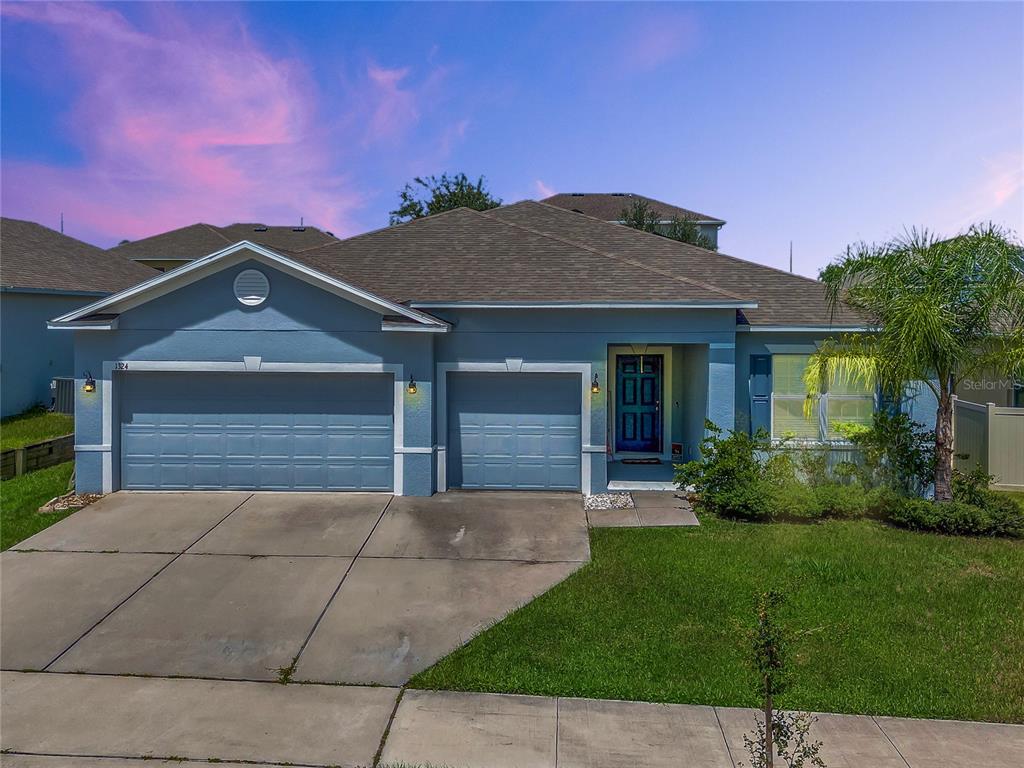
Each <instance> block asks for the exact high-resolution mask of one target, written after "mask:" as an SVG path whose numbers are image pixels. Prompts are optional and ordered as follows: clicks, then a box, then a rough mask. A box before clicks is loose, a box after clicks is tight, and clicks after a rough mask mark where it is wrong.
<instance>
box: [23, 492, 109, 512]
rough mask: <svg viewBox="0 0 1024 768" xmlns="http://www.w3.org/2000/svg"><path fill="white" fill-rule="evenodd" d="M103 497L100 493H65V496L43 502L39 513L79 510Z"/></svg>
mask: <svg viewBox="0 0 1024 768" xmlns="http://www.w3.org/2000/svg"><path fill="white" fill-rule="evenodd" d="M101 498H102V494H98V493H65V494H64V495H63V496H58V497H57V498H55V499H50V500H49V501H48V502H46V503H45V504H43V506H41V507H40V508H39V513H40V514H42V515H46V514H51V513H53V512H67V511H68V510H69V509H73V510H79V509H81V508H82V507H86V506H88V505H90V504H92V503H93V502H94V501H98V500H99V499H101Z"/></svg>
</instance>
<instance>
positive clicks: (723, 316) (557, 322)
mask: <svg viewBox="0 0 1024 768" xmlns="http://www.w3.org/2000/svg"><path fill="white" fill-rule="evenodd" d="M435 314H437V315H439V316H442V317H444V318H445V319H446V320H449V321H450V322H453V323H454V324H455V328H454V330H453V331H452V332H451V333H448V334H445V335H443V336H439V337H437V341H436V347H435V353H436V357H437V362H439V363H458V362H502V361H504V360H505V359H506V358H522V359H523V360H524V362H537V363H544V362H572V363H588V364H589V365H590V366H591V370H592V371H593V372H594V373H596V374H597V376H598V380H599V382H600V383H601V393H600V394H598V395H595V396H593V397H592V400H591V438H590V442H591V444H593V445H605V444H606V442H607V441H608V440H609V439H610V438H609V436H608V418H607V415H608V402H607V398H606V395H607V393H608V376H609V371H608V348H609V346H616V345H631V344H632V345H644V344H648V345H652V346H653V345H676V344H685V345H703V346H702V351H695V352H694V354H693V355H692V356H691V355H685V354H684V355H682V356H681V357H682V358H683V359H685V360H687V361H688V365H687V366H684V367H683V369H682V370H683V371H684V372H685V373H686V374H687V375H688V377H692V378H689V379H688V380H687V383H686V385H685V388H684V390H681V389H680V388H679V387H676V386H674V387H673V390H674V392H673V396H675V395H676V394H679V395H680V396H681V397H683V394H682V393H683V391H687V399H684V400H683V402H682V407H683V409H684V413H688V414H689V416H686V415H684V416H683V420H684V421H686V423H687V424H689V425H690V426H689V429H690V432H689V434H688V438H689V439H688V441H689V442H694V441H695V442H699V440H700V437H699V436H697V434H696V432H697V429H699V430H700V434H703V416H704V414H705V413H706V415H707V416H708V418H711V419H712V420H715V421H725V422H729V423H731V422H732V420H733V418H734V408H735V392H734V387H735V380H736V373H735V370H734V367H735V348H734V344H735V336H736V332H735V312H734V311H733V310H721V309H707V310H696V309H691V310H668V309H643V310H637V309H630V310H564V309H561V310H540V309H536V310H467V309H462V310H459V311H457V312H456V311H445V310H436V311H435ZM687 349H688V350H690V349H691V348H690V347H687ZM675 357H676V356H675V355H673V361H675ZM674 364H675V363H674ZM677 370H679V369H677ZM674 378H675V377H674ZM698 388H699V389H701V390H703V391H702V392H701V393H700V394H697V390H698ZM697 407H700V408H702V409H703V410H702V413H701V415H700V417H699V418H697V417H696V414H695V413H694V412H693V411H688V410H686V409H692V408H697ZM682 423H683V422H682V421H677V420H676V418H675V414H673V423H672V425H671V427H672V430H673V433H675V429H676V427H677V426H679V428H680V429H682ZM695 423H697V424H699V425H700V426H699V427H697V428H695V427H693V425H694V424H695ZM590 472H591V478H592V489H593V490H594V491H595V492H596V491H600V490H604V489H606V488H607V482H608V480H607V457H606V455H605V454H604V453H597V452H594V453H591V454H590Z"/></svg>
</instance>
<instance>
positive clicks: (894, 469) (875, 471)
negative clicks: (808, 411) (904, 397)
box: [832, 411, 935, 496]
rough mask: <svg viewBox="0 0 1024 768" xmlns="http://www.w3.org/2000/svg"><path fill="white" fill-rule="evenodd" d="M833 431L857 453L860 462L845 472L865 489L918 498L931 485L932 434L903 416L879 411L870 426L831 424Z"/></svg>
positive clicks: (846, 467)
mask: <svg viewBox="0 0 1024 768" xmlns="http://www.w3.org/2000/svg"><path fill="white" fill-rule="evenodd" d="M832 427H833V428H834V429H835V430H836V431H837V432H838V433H839V434H840V435H842V436H843V437H844V438H846V439H847V440H849V441H850V442H851V443H853V444H854V445H855V446H856V447H857V448H859V449H860V451H861V457H862V461H861V462H860V463H852V462H849V463H847V464H846V466H845V468H844V469H845V471H846V472H847V473H849V474H852V475H854V476H855V477H857V478H858V480H859V481H860V483H861V485H862V486H864V487H865V488H874V487H877V486H879V485H888V486H891V487H893V488H897V489H899V490H901V491H902V492H903V493H905V494H907V495H910V496H920V495H921V494H922V493H923V492H924V490H925V489H926V488H927V487H928V486H929V485H930V484H931V481H932V475H933V469H934V461H935V457H934V449H933V447H932V446H933V444H934V443H935V433H934V432H933V431H931V430H926V429H924V428H923V426H922V425H921V424H918V423H917V422H916V421H911V420H910V417H909V416H907V415H906V414H905V413H889V412H887V411H878V412H876V413H875V415H874V416H873V417H872V421H871V426H864V425H863V424H854V423H844V422H834V423H833V424H832Z"/></svg>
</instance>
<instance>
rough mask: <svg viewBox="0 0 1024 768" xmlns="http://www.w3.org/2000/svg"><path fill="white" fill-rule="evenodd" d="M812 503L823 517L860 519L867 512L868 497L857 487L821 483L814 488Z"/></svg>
mask: <svg viewBox="0 0 1024 768" xmlns="http://www.w3.org/2000/svg"><path fill="white" fill-rule="evenodd" d="M813 490H814V501H815V504H817V506H818V509H819V511H820V514H821V515H822V516H824V517H860V516H862V515H864V514H866V513H867V512H868V506H867V502H868V500H869V499H870V498H872V497H871V496H868V495H867V494H866V493H865V491H864V489H863V488H861V487H860V486H857V485H842V484H840V483H822V484H821V485H816V486H814V489H813Z"/></svg>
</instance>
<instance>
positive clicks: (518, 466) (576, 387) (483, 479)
mask: <svg viewBox="0 0 1024 768" xmlns="http://www.w3.org/2000/svg"><path fill="white" fill-rule="evenodd" d="M580 386H581V384H580V376H579V374H559V373H469V372H467V373H450V374H449V375H448V425H447V426H448V449H447V454H448V455H447V463H448V485H449V486H450V487H452V488H493V489H509V488H514V489H537V490H540V489H551V490H579V488H580V466H581V461H580V447H581V432H580V424H581V417H580Z"/></svg>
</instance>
